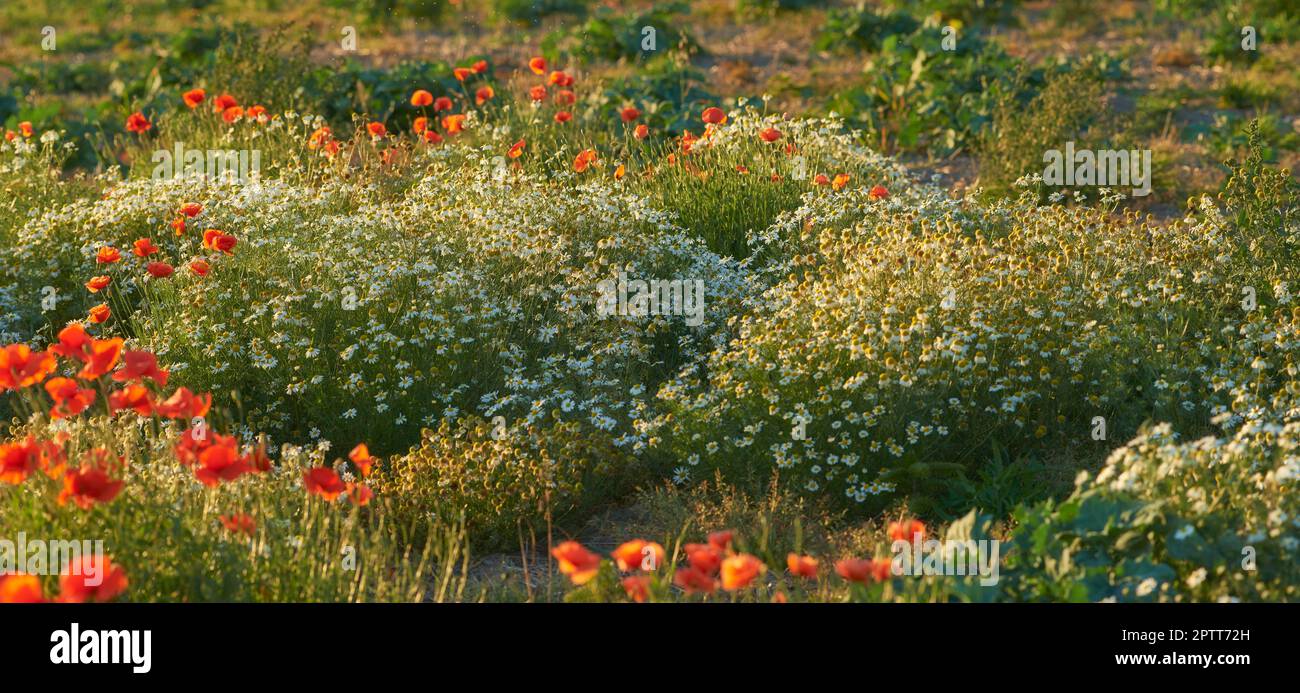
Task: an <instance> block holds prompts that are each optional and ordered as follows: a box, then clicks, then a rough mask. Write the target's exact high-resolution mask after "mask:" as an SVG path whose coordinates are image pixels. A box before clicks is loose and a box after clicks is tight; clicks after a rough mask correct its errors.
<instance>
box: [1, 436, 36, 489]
mask: <svg viewBox="0 0 1300 693" xmlns="http://www.w3.org/2000/svg"><path fill="white" fill-rule="evenodd" d="M40 459H41V450H40V447H38V446H37V445H36V439H35V438H28V439H27V440H26V441H24V442H21V443H9V444H6V445H0V484H21V483H23V481H25V480H26V479H27V476H28V475H29V474H31V473H32V472H34V471H36V468H37V466H38V464H39V463H40Z"/></svg>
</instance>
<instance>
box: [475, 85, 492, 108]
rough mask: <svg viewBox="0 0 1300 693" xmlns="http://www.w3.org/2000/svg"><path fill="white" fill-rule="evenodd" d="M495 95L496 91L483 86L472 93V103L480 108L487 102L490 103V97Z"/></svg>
mask: <svg viewBox="0 0 1300 693" xmlns="http://www.w3.org/2000/svg"><path fill="white" fill-rule="evenodd" d="M496 95H497V93H496V91H495V90H494V89H493V88H492V87H489V86H487V85H486V84H485V85H483V86H481V87H479V88H478V91H476V92H474V103H475V104H476V105H478V106H482V105H483V104H485V103H487V102H488V101H491V100H492V97H494V96H496Z"/></svg>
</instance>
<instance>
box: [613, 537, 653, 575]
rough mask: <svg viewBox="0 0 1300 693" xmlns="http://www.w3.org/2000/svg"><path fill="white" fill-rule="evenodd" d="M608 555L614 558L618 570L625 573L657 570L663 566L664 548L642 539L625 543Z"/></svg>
mask: <svg viewBox="0 0 1300 693" xmlns="http://www.w3.org/2000/svg"><path fill="white" fill-rule="evenodd" d="M610 555H611V556H613V557H614V563H615V564H617V565H618V569H619V570H621V571H623V572H625V573H631V572H635V571H637V570H658V569H659V566H661V565H663V564H664V547H663V546H660V545H659V544H657V543H655V542H653V541H646V540H644V539H633V540H632V541H629V542H625V543H623V544H621V545H620V546H619V547H618V548H617V549H614V552H613V553H611V554H610Z"/></svg>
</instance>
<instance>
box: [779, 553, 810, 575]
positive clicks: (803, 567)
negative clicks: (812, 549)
mask: <svg viewBox="0 0 1300 693" xmlns="http://www.w3.org/2000/svg"><path fill="white" fill-rule="evenodd" d="M785 567H786V568H789V570H790V574H791V575H793V576H795V577H802V578H809V579H814V578H816V577H817V559H816V558H813V557H812V556H800V555H799V554H797V553H792V554H790V555H788V556H786V557H785Z"/></svg>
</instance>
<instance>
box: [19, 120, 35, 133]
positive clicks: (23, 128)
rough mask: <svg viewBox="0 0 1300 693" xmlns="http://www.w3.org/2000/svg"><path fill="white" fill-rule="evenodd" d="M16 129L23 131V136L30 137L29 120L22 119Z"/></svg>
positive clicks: (30, 125)
mask: <svg viewBox="0 0 1300 693" xmlns="http://www.w3.org/2000/svg"><path fill="white" fill-rule="evenodd" d="M18 130H19V131H20V132H22V133H23V137H31V136H32V124H31V122H30V121H27V120H24V121H23V122H21V123H19V124H18Z"/></svg>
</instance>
